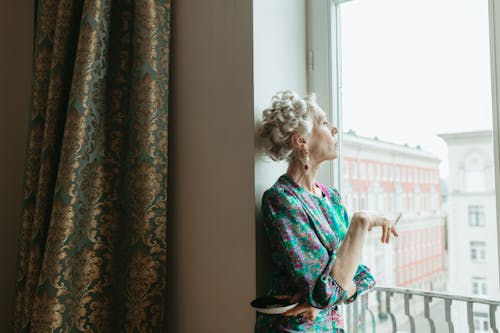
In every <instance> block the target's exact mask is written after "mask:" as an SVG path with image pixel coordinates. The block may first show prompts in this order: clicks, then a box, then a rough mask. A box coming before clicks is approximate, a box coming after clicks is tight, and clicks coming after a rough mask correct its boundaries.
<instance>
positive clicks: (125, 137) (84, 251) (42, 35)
mask: <svg viewBox="0 0 500 333" xmlns="http://www.w3.org/2000/svg"><path fill="white" fill-rule="evenodd" d="M169 43H170V0H138V1H132V0H119V1H117V0H115V1H112V0H92V1H91V0H39V1H37V3H36V23H35V37H34V53H33V56H34V58H33V84H32V100H31V107H30V129H29V138H28V145H27V151H26V155H27V157H26V173H25V184H24V199H23V200H24V202H23V211H22V225H21V233H20V239H21V241H20V247H19V259H18V279H17V290H16V300H15V309H14V317H13V321H14V323H13V324H14V330H15V331H16V332H80V331H82V332H83V331H85V332H160V331H161V330H162V327H163V320H164V315H165V313H164V312H165V288H166V281H165V278H166V268H165V267H166V266H165V264H166V263H165V261H166V222H167V221H166V215H167V212H166V210H167V206H166V203H167V187H166V186H167V142H168V140H167V119H168V117H167V112H168V67H169V47H170V44H169Z"/></svg>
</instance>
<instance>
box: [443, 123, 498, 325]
mask: <svg viewBox="0 0 500 333" xmlns="http://www.w3.org/2000/svg"><path fill="white" fill-rule="evenodd" d="M439 137H441V138H442V139H443V140H444V141H445V142H446V144H447V145H448V163H449V168H450V170H449V180H448V192H449V193H448V205H447V206H448V223H449V228H448V239H449V255H450V258H452V260H450V263H449V284H448V291H449V292H450V293H453V294H460V295H466V296H472V297H481V298H490V299H500V290H499V275H498V273H499V272H498V263H497V261H498V250H497V244H498V240H497V222H496V221H497V215H496V206H495V175H494V164H493V163H494V158H493V137H492V132H491V131H474V132H462V133H448V134H440V135H439ZM454 320H455V321H456V322H457V323H461V324H460V326H464V327H466V318H464V316H463V315H462V316H461V315H460V314H459V313H455V314H454ZM485 323H486V324H485ZM485 325H486V326H485ZM488 325H489V319H488V308H487V307H486V308H484V307H481V306H477V307H476V308H474V326H475V328H476V330H477V331H479V332H483V331H488V329H485V328H487V326H488Z"/></svg>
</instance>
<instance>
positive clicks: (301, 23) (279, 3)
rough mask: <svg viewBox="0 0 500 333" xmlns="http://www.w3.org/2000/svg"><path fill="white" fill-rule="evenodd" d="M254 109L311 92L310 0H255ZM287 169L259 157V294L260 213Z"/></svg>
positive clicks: (260, 256)
mask: <svg viewBox="0 0 500 333" xmlns="http://www.w3.org/2000/svg"><path fill="white" fill-rule="evenodd" d="M253 3H254V8H253V14H254V26H253V34H254V39H253V40H254V50H253V51H254V52H253V55H254V104H255V108H254V113H255V121H256V122H257V121H260V116H261V112H262V110H263V109H265V108H266V107H267V106H269V105H270V102H271V97H272V96H273V95H274V94H275V93H276V92H278V91H280V90H287V89H290V90H294V91H295V92H297V93H298V94H299V95H305V94H306V92H307V76H306V13H305V10H306V1H305V0H254V1H253ZM285 171H286V163H285V162H281V163H277V162H267V161H263V160H262V159H261V158H259V157H258V156H257V157H256V161H255V202H256V207H255V211H256V229H255V233H256V250H257V253H256V255H257V294H258V295H262V294H264V293H265V291H266V288H267V280H266V277H267V276H268V275H267V273H268V271H269V261H268V258H269V254H268V249H267V248H266V242H265V241H266V239H265V234H264V231H263V228H262V220H261V216H260V201H261V198H262V193H263V192H264V191H265V190H266V189H267V188H269V187H270V186H271V185H272V184H273V183H274V182H275V181H276V179H277V178H278V177H279V176H280V175H281V174H283V173H284V172H285Z"/></svg>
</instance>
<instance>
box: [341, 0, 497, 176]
mask: <svg viewBox="0 0 500 333" xmlns="http://www.w3.org/2000/svg"><path fill="white" fill-rule="evenodd" d="M340 15H341V16H340V22H341V23H340V24H341V27H340V28H341V57H342V59H341V64H342V74H341V76H342V86H343V87H342V109H343V112H342V113H343V129H344V130H349V129H353V130H354V131H355V132H356V134H358V135H361V136H367V137H374V136H377V137H378V138H379V139H380V140H384V141H390V142H394V143H400V144H405V143H407V144H409V145H410V146H417V145H420V146H421V147H422V149H423V150H426V151H429V152H432V153H434V154H436V155H437V156H438V157H439V158H441V159H442V160H443V162H442V164H441V168H440V174H441V177H443V178H446V177H447V175H448V169H447V168H448V164H447V161H446V160H447V149H446V144H445V142H444V141H443V140H442V139H441V138H439V137H437V134H439V133H451V132H464V131H475V130H485V129H490V130H491V129H492V107H491V104H492V103H491V78H490V75H491V74H490V46H489V30H488V29H489V27H488V1H487V0H467V1H466V0H418V1H417V0H377V1H374V0H353V1H351V2H346V3H343V4H342V5H341V14H340ZM492 153H493V152H492Z"/></svg>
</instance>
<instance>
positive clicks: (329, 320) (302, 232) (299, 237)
mask: <svg viewBox="0 0 500 333" xmlns="http://www.w3.org/2000/svg"><path fill="white" fill-rule="evenodd" d="M316 186H318V187H319V188H320V189H321V191H322V194H323V196H322V197H318V196H316V195H313V194H311V193H309V192H308V191H306V190H305V189H303V188H302V187H300V186H299V185H298V184H296V183H295V182H294V181H293V180H292V179H291V178H290V177H289V176H288V175H287V174H284V175H282V176H281V177H280V178H279V179H278V180H277V181H276V183H275V184H274V185H273V186H272V187H271V188H270V189H268V190H267V191H266V192H265V193H264V195H263V197H262V213H263V216H264V221H265V222H264V227H265V230H266V234H267V236H268V240H269V242H270V249H271V253H272V258H271V260H272V282H271V289H270V290H269V291H268V295H295V294H296V293H300V294H301V295H302V300H301V302H307V303H308V304H310V305H311V306H313V307H315V308H319V309H321V311H320V312H319V314H318V317H317V318H316V320H315V321H314V322H313V321H310V320H307V319H303V318H300V317H298V316H288V317H286V316H283V315H267V314H262V313H257V320H256V324H255V333H263V332H266V333H271V332H314V333H322V332H337V331H339V330H340V329H341V328H343V321H342V318H341V316H340V314H339V312H338V311H337V306H336V305H337V304H339V303H351V302H353V301H354V300H355V299H356V297H357V296H359V295H360V294H362V293H364V292H366V291H368V290H370V289H372V288H373V287H374V285H375V279H374V277H373V275H372V274H371V273H370V270H369V269H368V267H366V266H364V265H359V266H358V269H357V271H356V274H355V277H354V283H355V284H356V287H357V291H356V293H355V294H354V295H353V296H351V297H350V298H348V299H347V293H346V291H345V290H343V289H342V288H341V287H340V285H338V284H337V282H336V281H335V280H334V279H333V277H332V276H331V274H330V272H331V270H332V267H333V264H334V262H335V257H336V254H337V249H338V248H339V245H340V243H341V242H342V240H343V239H344V237H345V234H346V232H347V228H348V226H349V217H348V214H347V211H346V209H345V208H344V206H343V204H342V199H341V197H340V195H339V193H338V191H337V190H336V189H334V188H333V187H327V186H325V185H323V184H320V183H316Z"/></svg>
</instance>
